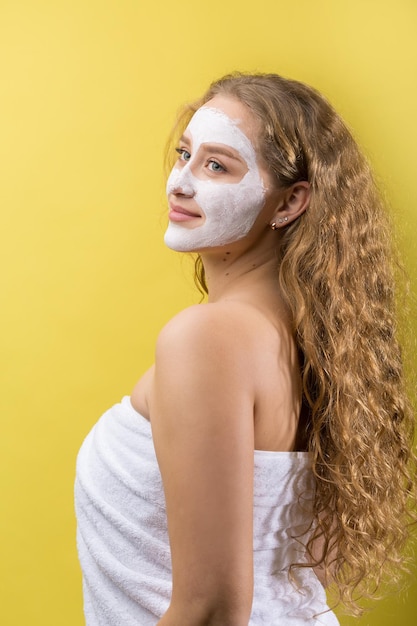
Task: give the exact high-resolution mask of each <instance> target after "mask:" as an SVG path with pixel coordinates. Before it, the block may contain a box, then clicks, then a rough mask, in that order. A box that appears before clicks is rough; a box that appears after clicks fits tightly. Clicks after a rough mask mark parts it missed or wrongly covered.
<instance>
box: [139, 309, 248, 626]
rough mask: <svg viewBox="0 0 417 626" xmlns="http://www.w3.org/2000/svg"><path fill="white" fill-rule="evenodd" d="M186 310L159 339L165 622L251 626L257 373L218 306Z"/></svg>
mask: <svg viewBox="0 0 417 626" xmlns="http://www.w3.org/2000/svg"><path fill="white" fill-rule="evenodd" d="M220 313H221V315H219V310H218V308H215V307H214V308H213V306H212V305H203V306H199V307H192V308H191V309H187V310H186V311H184V312H183V313H181V314H180V315H179V316H177V317H176V318H174V320H173V321H172V322H171V323H170V324H169V325H168V326H167V327H166V328H165V329H164V330H163V332H162V333H161V336H160V338H159V340H158V345H157V354H156V366H155V378H154V386H153V391H152V395H151V416H152V429H153V435H154V441H155V448H156V453H157V457H158V462H159V465H160V469H161V474H162V479H163V483H164V489H165V497H166V504H167V515H168V530H169V537H170V544H171V554H172V568H173V593H172V599H171V604H170V607H169V609H168V611H167V613H166V614H165V615H164V616H163V618H162V619H161V620H160V622H158V624H160V625H161V626H178V625H179V624H181V626H200V625H203V624H204V625H205V626H209V625H210V626H215V625H216V626H217V625H219V626H220V625H221V626H247V624H248V621H249V617H250V612H251V606H252V592H253V564H252V541H253V539H252V537H253V527H252V523H253V521H252V516H253V512H252V511H253V449H254V435H253V402H254V391H253V382H252V381H253V377H251V372H250V371H249V369H248V365H247V363H246V361H247V359H246V358H245V353H246V347H245V342H244V337H242V336H240V333H239V329H236V325H235V320H233V319H232V318H230V317H229V318H228V317H227V314H226V315H225V316H224V315H223V313H224V311H220Z"/></svg>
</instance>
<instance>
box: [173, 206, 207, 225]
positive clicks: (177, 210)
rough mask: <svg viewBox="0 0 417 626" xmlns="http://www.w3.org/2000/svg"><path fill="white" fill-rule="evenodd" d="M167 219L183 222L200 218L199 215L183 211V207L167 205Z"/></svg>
mask: <svg viewBox="0 0 417 626" xmlns="http://www.w3.org/2000/svg"><path fill="white" fill-rule="evenodd" d="M169 209H170V210H169V218H170V219H172V220H173V221H184V220H186V219H192V218H195V217H201V215H200V214H199V213H195V212H193V211H189V210H188V209H184V207H182V206H179V205H178V204H172V203H171V202H170V203H169Z"/></svg>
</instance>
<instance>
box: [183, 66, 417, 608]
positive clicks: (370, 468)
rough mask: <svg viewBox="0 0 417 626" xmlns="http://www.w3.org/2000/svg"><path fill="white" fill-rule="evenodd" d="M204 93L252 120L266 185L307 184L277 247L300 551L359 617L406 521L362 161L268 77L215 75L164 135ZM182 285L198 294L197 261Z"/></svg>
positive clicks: (383, 227)
mask: <svg viewBox="0 0 417 626" xmlns="http://www.w3.org/2000/svg"><path fill="white" fill-rule="evenodd" d="M217 94H221V95H224V96H228V97H231V98H234V99H237V100H239V101H240V102H242V103H243V104H245V105H246V106H247V107H248V108H249V109H250V110H251V111H252V113H253V114H254V115H255V116H256V117H257V118H258V121H259V128H260V136H259V138H258V146H257V147H258V149H259V150H260V153H261V155H262V157H263V159H264V162H265V164H266V165H267V167H269V169H270V171H271V173H272V174H273V176H274V179H275V182H276V185H277V187H279V188H286V187H290V186H291V185H293V184H294V183H296V182H298V181H309V183H310V186H311V201H310V206H309V208H308V209H307V211H306V212H305V213H304V214H303V215H302V216H301V217H299V218H298V220H296V221H295V222H294V223H292V224H290V225H289V226H288V227H287V228H286V229H285V230H284V232H283V234H282V238H281V240H280V243H279V246H278V248H277V252H278V254H279V264H278V270H277V281H278V283H279V286H280V289H281V292H282V294H284V297H285V299H286V302H287V304H288V307H289V309H290V312H291V315H292V323H293V332H294V337H295V339H296V342H297V345H298V348H299V352H300V362H301V368H302V382H303V403H304V407H305V409H306V410H305V411H304V413H305V414H306V415H307V419H304V420H300V425H299V440H300V441H303V442H304V447H305V449H306V450H308V451H309V452H310V453H311V457H312V462H313V471H314V474H315V478H316V491H315V501H314V522H313V527H314V529H315V530H314V533H313V535H312V536H311V538H310V539H309V541H308V543H307V550H308V552H309V553H310V554H311V555H313V554H314V555H315V557H314V558H313V557H312V560H313V562H314V565H321V566H324V567H325V568H326V571H327V574H328V579H329V580H331V581H333V582H334V583H335V588H336V590H337V592H338V600H339V601H341V602H342V603H343V604H344V605H345V606H346V607H347V608H348V609H349V610H350V612H352V613H353V614H359V613H360V612H361V609H360V608H359V605H358V604H357V601H358V599H359V598H361V597H364V596H365V597H371V596H373V595H375V594H376V590H377V589H378V588H379V587H380V583H381V582H382V580H383V578H382V577H383V574H384V573H388V574H389V575H390V579H391V581H398V579H399V575H400V573H401V570H402V569H403V568H404V555H403V549H404V546H405V543H406V540H407V539H408V536H409V532H410V523H411V522H413V521H415V514H414V505H415V467H416V457H415V455H414V453H413V451H412V445H413V427H414V419H413V410H412V406H411V402H410V400H409V397H408V395H407V390H406V385H405V382H404V373H403V362H402V355H401V349H400V346H399V343H398V340H397V334H398V329H397V321H396V320H397V315H396V290H395V288H394V285H395V281H394V277H395V274H396V271H395V267H396V263H395V260H394V255H393V251H392V245H391V240H392V237H391V227H390V223H389V220H388V218H387V215H386V211H385V208H384V206H383V202H382V200H381V196H380V194H379V192H378V190H377V187H376V184H375V182H374V179H373V176H372V173H371V170H370V167H369V165H368V163H367V160H366V159H365V157H364V156H363V154H362V153H361V151H360V150H359V148H358V146H357V144H356V142H355V140H354V139H353V137H352V135H351V133H350V132H349V130H348V128H347V127H346V125H345V124H344V122H343V121H342V120H341V118H340V116H339V115H338V114H337V113H336V112H335V110H334V109H333V108H332V107H331V106H330V104H329V103H328V102H327V100H326V99H325V98H324V97H323V96H322V95H321V94H320V93H318V92H317V91H316V90H314V89H313V88H311V87H309V86H307V85H305V84H303V83H300V82H298V81H294V80H288V79H285V78H282V77H281V76H278V75H275V74H256V75H247V74H232V75H229V76H225V77H224V78H222V79H220V80H218V81H216V82H215V83H213V84H212V85H211V86H210V88H209V90H208V91H207V93H206V94H205V95H204V96H203V97H202V98H201V99H199V100H198V101H197V102H194V103H193V104H191V105H188V106H187V107H186V108H185V109H184V110H183V113H182V115H181V116H180V118H179V120H178V124H177V127H176V129H175V130H174V135H176V136H178V134H179V133H180V132H181V131H182V130H183V129H184V127H185V125H186V124H187V122H188V121H189V119H190V118H191V116H192V115H193V113H194V112H195V111H196V110H197V109H198V108H199V107H200V106H202V105H203V104H204V103H206V102H207V101H208V100H210V99H211V98H213V97H214V96H215V95H217ZM196 281H197V284H198V286H199V287H200V290H202V291H205V292H207V286H206V282H205V278H204V267H203V265H202V262H201V259H200V258H199V257H198V258H197V261H196ZM318 543H319V544H320V545H321V546H322V549H320V550H319V552H320V554H319V555H318V556H317V547H316V546H317V544H318Z"/></svg>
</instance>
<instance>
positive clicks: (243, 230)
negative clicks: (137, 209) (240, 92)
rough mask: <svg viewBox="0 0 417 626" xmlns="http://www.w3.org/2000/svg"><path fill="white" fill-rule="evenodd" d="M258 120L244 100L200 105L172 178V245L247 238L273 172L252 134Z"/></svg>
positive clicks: (192, 246)
mask: <svg viewBox="0 0 417 626" xmlns="http://www.w3.org/2000/svg"><path fill="white" fill-rule="evenodd" d="M255 136H256V124H255V121H254V118H253V117H252V115H251V113H250V111H249V110H248V109H247V108H246V107H245V106H244V105H243V104H241V103H240V102H238V101H236V100H231V99H229V98H225V97H220V96H216V97H215V98H214V99H213V100H211V101H209V102H208V103H207V104H206V105H205V106H203V107H201V108H200V109H198V111H197V112H196V113H195V115H194V116H193V118H192V119H191V121H190V123H189V125H188V127H187V129H186V131H185V133H184V135H183V137H182V138H181V141H180V144H179V147H178V149H177V151H178V153H179V159H178V162H177V164H176V165H175V167H174V168H173V170H172V172H171V174H170V176H169V178H168V182H167V195H168V200H169V206H170V211H169V226H168V229H167V231H166V233H165V243H166V245H167V246H168V247H169V248H172V249H173V250H178V251H181V252H191V251H198V250H203V249H206V248H213V247H216V246H223V245H226V244H229V243H232V242H234V241H239V240H240V239H242V238H243V237H245V236H246V235H247V234H248V233H249V231H250V230H251V228H252V226H253V225H254V223H255V221H256V218H257V217H258V215H259V213H260V212H261V210H262V208H263V206H264V204H265V194H266V191H267V189H266V184H265V182H264V181H266V179H267V176H265V175H263V174H265V173H263V172H262V171H261V170H260V168H259V165H258V159H257V154H256V151H255V148H254V146H253V143H252V141H251V139H250V137H252V138H253V139H254V138H255Z"/></svg>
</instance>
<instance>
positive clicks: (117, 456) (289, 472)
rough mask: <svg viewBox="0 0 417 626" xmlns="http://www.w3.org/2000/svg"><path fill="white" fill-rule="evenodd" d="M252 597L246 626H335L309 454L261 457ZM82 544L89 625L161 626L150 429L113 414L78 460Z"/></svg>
mask: <svg viewBox="0 0 417 626" xmlns="http://www.w3.org/2000/svg"><path fill="white" fill-rule="evenodd" d="M254 455H255V457H254V458H255V474H254V543H253V549H254V598H253V606H252V613H251V617H250V621H249V626H261V625H262V626H264V625H265V626H275V625H276V626H278V625H279V626H302V625H305V624H309V625H311V626H313V625H314V626H319V625H326V626H337V624H338V621H337V619H336V617H335V615H334V613H333V612H331V611H330V610H329V609H328V607H327V605H326V596H325V592H324V589H323V587H322V585H321V584H320V582H319V581H318V579H317V577H316V576H315V574H314V572H313V570H312V569H311V568H295V569H293V570H292V575H291V581H290V579H289V576H288V568H289V566H290V565H291V564H292V563H299V562H302V561H303V560H304V558H305V556H304V552H305V550H304V547H303V545H302V543H301V540H302V541H304V542H305V537H302V536H301V535H302V533H303V532H304V531H305V530H306V529H307V528H308V526H309V524H310V521H311V516H312V512H311V511H312V498H313V495H314V480H313V476H312V472H311V468H310V460H309V455H308V454H307V453H304V452H264V451H256V450H255V453H254ZM75 505H76V514H77V521H78V528H77V544H78V552H79V558H80V563H81V567H82V572H83V590H84V612H85V617H86V624H87V626H155V624H156V623H157V622H158V620H159V619H160V618H161V617H162V615H163V614H164V612H165V611H166V610H167V608H168V605H169V601H170V597H171V577H172V573H171V558H170V548H169V539H168V532H167V519H166V510H165V498H164V492H163V486H162V480H161V475H160V472H159V467H158V462H157V459H156V456H155V450H154V446H153V441H152V430H151V425H150V423H149V421H148V420H146V419H145V418H144V417H143V416H141V415H140V414H139V413H137V412H136V411H135V410H134V409H133V407H132V405H131V403H130V398H129V397H125V398H123V400H122V402H121V403H119V404H116V405H115V406H114V407H112V408H111V409H109V410H108V411H107V412H106V413H105V414H104V415H103V416H102V418H101V419H100V420H99V421H98V423H97V424H96V425H95V427H94V428H93V429H92V431H91V432H90V434H89V435H88V436H87V438H86V440H85V441H84V443H83V446H82V448H81V450H80V453H79V455H78V459H77V477H76V483H75Z"/></svg>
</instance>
